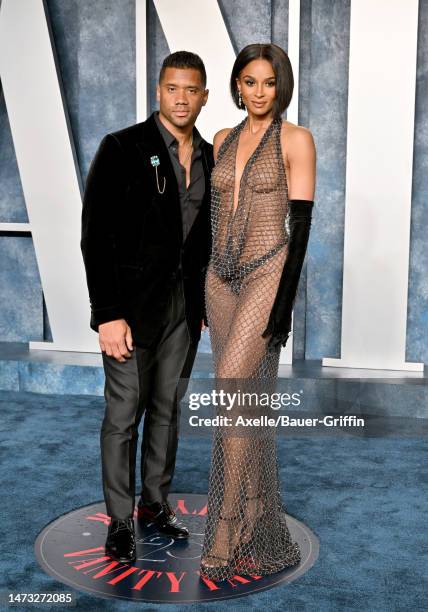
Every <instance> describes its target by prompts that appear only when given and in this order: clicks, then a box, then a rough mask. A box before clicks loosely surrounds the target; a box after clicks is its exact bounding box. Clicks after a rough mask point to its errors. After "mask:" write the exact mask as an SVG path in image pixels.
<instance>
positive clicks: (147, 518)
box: [138, 499, 189, 539]
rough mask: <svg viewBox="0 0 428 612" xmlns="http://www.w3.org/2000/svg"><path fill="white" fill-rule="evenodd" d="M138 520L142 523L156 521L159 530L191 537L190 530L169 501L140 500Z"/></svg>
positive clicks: (177, 536)
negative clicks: (149, 502) (146, 502)
mask: <svg viewBox="0 0 428 612" xmlns="http://www.w3.org/2000/svg"><path fill="white" fill-rule="evenodd" d="M138 520H139V521H140V523H141V524H142V525H147V524H148V523H154V524H155V525H156V527H157V529H158V531H160V532H162V533H165V534H166V535H169V536H171V537H173V538H178V539H180V538H187V537H189V530H188V529H187V527H185V525H183V523H180V521H179V520H178V519H177V516H176V515H175V512H174V510H173V509H172V508H171V506H170V505H169V503H168V502H167V501H164V502H154V503H152V504H145V503H144V502H143V501H142V500H141V499H140V501H139V502H138Z"/></svg>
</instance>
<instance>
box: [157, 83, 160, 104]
mask: <svg viewBox="0 0 428 612" xmlns="http://www.w3.org/2000/svg"><path fill="white" fill-rule="evenodd" d="M156 100H157V101H158V102H159V101H160V87H159V83H158V84H157V85H156Z"/></svg>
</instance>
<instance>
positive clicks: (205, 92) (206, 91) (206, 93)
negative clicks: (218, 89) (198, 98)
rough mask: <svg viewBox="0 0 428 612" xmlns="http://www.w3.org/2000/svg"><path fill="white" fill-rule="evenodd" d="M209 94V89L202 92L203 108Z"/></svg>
mask: <svg viewBox="0 0 428 612" xmlns="http://www.w3.org/2000/svg"><path fill="white" fill-rule="evenodd" d="M209 93H210V90H209V89H206V90H205V91H204V101H203V103H202V106H205V104H206V103H207V101H208V94H209Z"/></svg>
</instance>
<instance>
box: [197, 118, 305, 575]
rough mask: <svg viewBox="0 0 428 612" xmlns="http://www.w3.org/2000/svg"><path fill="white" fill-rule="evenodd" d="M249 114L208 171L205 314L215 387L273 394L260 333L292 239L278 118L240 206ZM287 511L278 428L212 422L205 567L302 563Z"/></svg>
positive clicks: (274, 362)
mask: <svg viewBox="0 0 428 612" xmlns="http://www.w3.org/2000/svg"><path fill="white" fill-rule="evenodd" d="M246 122H247V118H246V119H244V120H243V121H242V122H241V123H240V124H239V125H237V126H236V127H234V128H233V129H232V130H231V132H230V133H229V134H228V136H227V137H226V139H225V140H224V142H223V143H222V145H221V147H220V149H219V152H218V158H217V163H216V165H215V167H214V169H213V172H212V179H211V180H212V204H211V206H212V208H211V215H212V237H213V249H212V255H211V259H210V264H209V267H208V270H207V277H206V285H205V302H206V313H207V319H208V323H209V330H210V338H211V345H212V351H213V360H214V369H215V380H216V386H217V387H218V390H220V389H222V390H224V391H225V392H228V393H230V392H232V393H233V392H239V391H241V392H244V393H255V392H261V391H262V392H264V393H271V392H273V390H274V389H275V384H276V380H277V375H278V366H279V355H280V350H281V348H280V347H278V348H277V349H274V350H271V349H268V346H267V343H268V340H269V338H263V337H262V333H263V331H264V330H265V329H266V326H267V322H268V319H269V315H270V312H271V309H272V306H273V302H274V299H275V296H276V292H277V289H278V284H279V281H280V278H281V273H282V270H283V267H284V263H285V259H286V257H287V243H288V238H289V228H288V187H287V179H286V174H285V167H284V162H283V158H282V152H281V141H280V135H281V126H282V120H281V119H278V120H273V121H272V122H271V124H270V125H269V127H268V128H267V130H266V131H265V133H264V135H263V137H262V138H261V140H260V142H259V144H258V146H257V147H256V149H255V150H254V152H253V154H252V155H251V156H250V158H249V160H248V162H247V164H246V166H245V168H244V171H243V174H242V177H241V181H240V186H239V195H238V201H237V206H236V210H234V190H235V187H234V186H235V164H236V151H237V147H238V142H239V135H240V133H241V130H242V129H243V128H244V127H245V125H246ZM232 411H233V416H234V418H236V416H237V415H239V414H241V415H243V416H244V417H254V416H257V415H258V414H261V413H262V412H264V413H265V412H266V411H265V410H263V409H260V408H258V407H254V406H253V407H247V406H241V407H240V408H239V409H238V411H237V410H236V408H235V409H232ZM220 413H222V411H221V410H219V412H218V414H220ZM223 414H224V412H223ZM228 414H229V416H230V413H228ZM270 416H275V415H272V413H271V414H270ZM284 512H285V508H284V506H283V504H282V500H281V493H280V485H279V472H278V460H277V448H276V432H275V430H274V429H273V428H266V427H260V428H256V427H251V428H249V430H248V431H245V433H242V429H240V430H239V431H238V429H237V428H236V429H233V428H232V431H231V430H230V428H225V427H218V428H216V429H215V432H214V436H213V442H212V451H211V467H210V477H209V490H208V511H207V520H206V527H205V537H204V544H203V551H202V571H203V574H205V575H207V576H208V577H210V578H212V579H214V580H224V579H226V578H230V577H231V576H233V575H235V574H237V573H247V574H248V573H251V574H255V573H257V574H260V575H264V574H270V573H274V572H277V571H279V570H281V569H283V568H284V567H287V566H291V565H295V564H297V563H299V561H300V548H299V545H298V544H297V543H296V542H293V541H292V539H291V537H290V532H289V529H288V526H287V523H286V520H285V517H284Z"/></svg>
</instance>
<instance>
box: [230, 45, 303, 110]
mask: <svg viewBox="0 0 428 612" xmlns="http://www.w3.org/2000/svg"><path fill="white" fill-rule="evenodd" d="M255 59H265V60H267V61H268V62H270V64H271V65H272V69H273V71H274V73H275V88H276V98H275V101H274V103H273V109H272V115H273V118H274V119H277V118H278V117H281V115H282V113H283V112H284V111H285V110H286V108H288V106H289V104H290V102H291V97H292V95H293V88H294V77H293V69H292V67H291V63H290V60H289V57H288V55H287V53H286V52H285V51H284V50H283V49H281V47H278V45H273V44H253V45H247V46H246V47H244V48H243V49H242V50H241V51H240V52H239V53H238V56H237V58H236V60H235V63H234V64H233V68H232V74H231V76H230V93H231V94H232V98H233V101H234V102H235V104H236V106H237V107H238V108H240V106H239V90H238V86H237V84H236V79H237V78H238V77H239V75H240V74H241V71H242V70H243V69H244V68H245V66H246V65H247V64H249V63H250V62H252V61H253V60H255Z"/></svg>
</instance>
